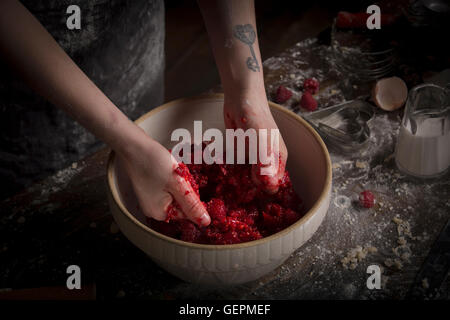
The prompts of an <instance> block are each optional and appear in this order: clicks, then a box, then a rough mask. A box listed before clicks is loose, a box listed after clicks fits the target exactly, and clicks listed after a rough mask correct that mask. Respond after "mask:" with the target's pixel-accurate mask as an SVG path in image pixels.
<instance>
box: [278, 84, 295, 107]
mask: <svg viewBox="0 0 450 320" xmlns="http://www.w3.org/2000/svg"><path fill="white" fill-rule="evenodd" d="M291 97H292V92H291V90H289V89H287V88H286V87H285V86H279V87H278V89H277V97H276V100H277V103H285V102H286V101H288V100H289V99H290V98H291Z"/></svg>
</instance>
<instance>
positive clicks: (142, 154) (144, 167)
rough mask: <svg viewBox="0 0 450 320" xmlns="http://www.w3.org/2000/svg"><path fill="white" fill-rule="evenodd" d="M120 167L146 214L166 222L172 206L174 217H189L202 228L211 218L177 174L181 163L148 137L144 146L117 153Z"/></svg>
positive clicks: (189, 187)
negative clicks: (176, 170)
mask: <svg viewBox="0 0 450 320" xmlns="http://www.w3.org/2000/svg"><path fill="white" fill-rule="evenodd" d="M117 159H118V162H119V163H118V164H119V165H120V166H121V167H122V168H123V169H124V170H125V172H126V173H127V175H128V178H129V179H130V181H131V185H132V188H133V190H134V192H135V194H136V197H137V200H138V202H139V206H140V209H141V211H142V212H143V213H144V215H146V216H148V217H151V218H154V219H156V220H160V221H162V220H166V219H167V217H168V216H167V214H168V209H169V206H170V205H171V204H172V205H174V204H175V202H176V203H177V204H178V205H179V207H177V206H172V208H174V209H175V211H172V210H171V215H172V216H171V218H173V219H182V218H186V219H189V220H191V221H192V222H194V223H196V224H197V225H199V226H207V225H208V224H209V223H210V222H211V219H210V217H209V215H208V212H207V211H206V208H205V207H204V205H203V204H202V202H201V201H200V199H199V197H198V196H197V195H196V193H195V191H194V190H193V189H192V187H191V185H190V183H189V182H187V181H186V180H185V179H184V178H183V177H181V176H180V175H179V174H177V173H176V172H175V169H176V168H177V167H178V163H177V161H176V160H175V158H174V157H173V156H172V154H171V153H170V152H169V151H168V150H167V149H166V148H164V147H163V146H161V145H160V144H159V143H157V142H156V141H154V140H152V139H150V138H149V137H146V138H145V141H144V143H142V144H141V146H139V145H138V146H136V147H135V148H130V149H129V151H128V152H127V153H126V155H121V154H117Z"/></svg>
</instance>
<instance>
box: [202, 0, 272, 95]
mask: <svg viewBox="0 0 450 320" xmlns="http://www.w3.org/2000/svg"><path fill="white" fill-rule="evenodd" d="M198 3H199V6H200V9H201V11H202V14H203V18H204V20H205V24H206V28H207V30H208V34H209V38H210V42H211V44H212V48H213V53H214V56H215V60H216V63H217V66H218V69H219V72H220V77H221V80H222V85H223V88H224V91H225V95H232V94H235V93H239V92H243V91H244V92H245V91H255V90H256V91H259V92H260V93H262V94H265V93H264V79H263V70H262V63H261V54H260V51H259V44H258V37H257V32H256V23H255V9H254V1H253V0H198Z"/></svg>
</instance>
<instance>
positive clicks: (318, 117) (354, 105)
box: [304, 100, 374, 153]
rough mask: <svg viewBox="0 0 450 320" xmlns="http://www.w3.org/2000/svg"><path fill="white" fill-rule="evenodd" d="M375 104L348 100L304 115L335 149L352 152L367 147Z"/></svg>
mask: <svg viewBox="0 0 450 320" xmlns="http://www.w3.org/2000/svg"><path fill="white" fill-rule="evenodd" d="M373 115H374V110H373V106H372V105H371V104H370V103H368V102H366V101H364V100H352V101H347V102H344V103H341V104H338V105H335V106H331V107H328V108H325V109H322V110H319V111H315V112H313V113H311V114H309V115H307V116H304V118H305V120H306V121H308V122H309V123H310V124H311V125H312V126H313V127H314V129H316V130H317V132H319V134H320V135H321V136H322V138H323V139H324V141H325V143H326V144H327V145H328V146H329V147H330V148H333V149H337V150H339V151H342V152H344V153H352V152H355V151H358V150H361V149H363V148H365V147H367V145H368V142H369V138H370V129H369V126H368V122H369V121H370V120H371V119H372V118H373Z"/></svg>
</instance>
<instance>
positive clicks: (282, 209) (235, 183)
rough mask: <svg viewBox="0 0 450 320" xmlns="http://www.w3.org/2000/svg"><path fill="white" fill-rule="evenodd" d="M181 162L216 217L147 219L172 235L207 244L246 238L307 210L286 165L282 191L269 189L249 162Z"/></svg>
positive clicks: (271, 230) (288, 221) (275, 227)
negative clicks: (201, 221)
mask: <svg viewBox="0 0 450 320" xmlns="http://www.w3.org/2000/svg"><path fill="white" fill-rule="evenodd" d="M178 168H179V169H178ZM178 168H177V169H176V173H177V174H179V175H180V176H182V177H184V178H185V179H186V180H187V181H192V184H193V189H194V190H198V192H199V195H200V200H201V201H202V202H203V203H204V205H205V208H206V210H207V211H208V213H209V215H210V217H211V223H210V224H209V225H208V226H206V227H203V226H198V225H196V224H194V223H192V222H190V221H188V220H186V219H182V220H180V219H170V221H169V222H161V221H156V220H154V219H152V218H148V219H147V222H148V224H149V226H150V227H151V228H152V229H154V230H156V231H158V232H160V233H162V234H165V235H167V236H170V237H172V238H176V239H180V240H183V241H188V242H195V243H203V244H234V243H242V242H247V241H253V240H257V239H261V238H263V237H267V236H269V235H271V234H273V233H276V232H278V231H280V230H282V229H284V228H286V227H288V226H290V225H291V224H293V223H295V222H296V221H298V220H299V219H300V218H301V217H302V216H303V214H304V211H303V205H302V201H301V199H300V198H299V197H298V196H297V194H296V193H295V191H294V189H293V188H292V183H291V181H290V178H289V174H288V172H287V171H285V174H284V176H283V178H281V179H280V185H279V190H278V192H277V193H275V194H267V193H266V192H264V191H263V189H262V188H261V187H258V186H256V185H255V184H254V183H253V181H252V179H251V171H252V166H251V165H249V164H245V165H229V164H212V165H206V164H200V165H199V164H188V165H184V164H180V165H179V167H178Z"/></svg>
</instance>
